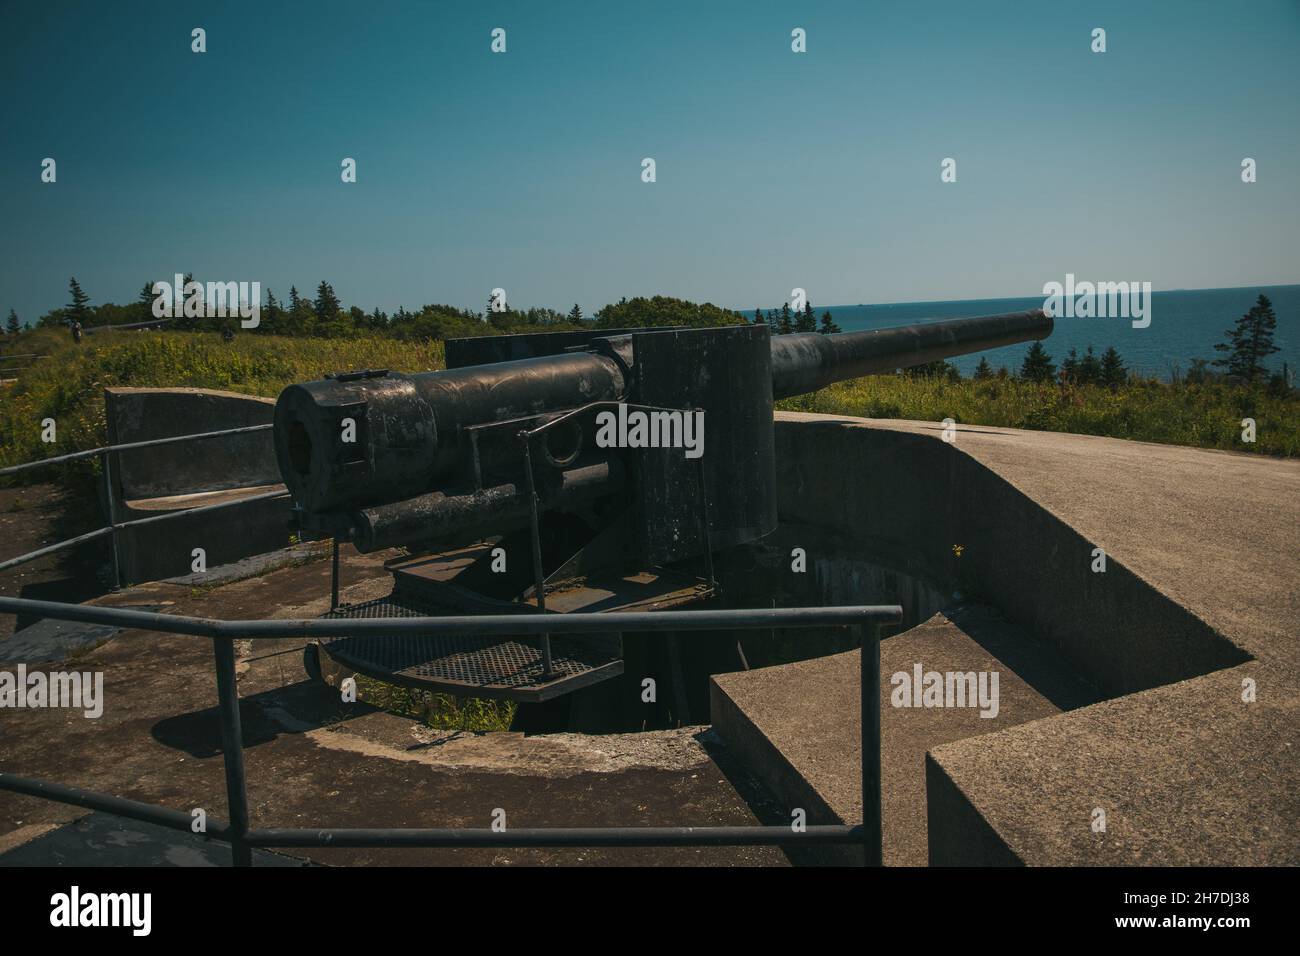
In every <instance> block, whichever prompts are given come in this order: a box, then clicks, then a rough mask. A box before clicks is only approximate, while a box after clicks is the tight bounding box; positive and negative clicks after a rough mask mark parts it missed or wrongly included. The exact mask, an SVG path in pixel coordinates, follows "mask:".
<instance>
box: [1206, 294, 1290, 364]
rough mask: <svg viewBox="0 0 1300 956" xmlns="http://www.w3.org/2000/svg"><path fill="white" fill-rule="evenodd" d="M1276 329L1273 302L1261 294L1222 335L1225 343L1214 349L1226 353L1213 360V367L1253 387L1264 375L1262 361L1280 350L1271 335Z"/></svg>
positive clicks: (1217, 345)
mask: <svg viewBox="0 0 1300 956" xmlns="http://www.w3.org/2000/svg"><path fill="white" fill-rule="evenodd" d="M1276 329H1277V316H1276V315H1274V314H1273V303H1272V302H1270V301H1269V300H1268V296H1266V295H1264V294H1263V293H1262V292H1261V293H1260V295H1259V298H1258V299H1257V300H1256V301H1255V304H1254V305H1252V306H1251V307H1250V311H1249V312H1247V313H1246V314H1245V315H1243V316H1242V317H1241V318H1239V319H1238V320H1237V322H1236V324H1235V325H1234V326H1233V327H1232V328H1230V329H1228V330H1227V331H1226V332H1224V333H1223V334H1224V335H1225V336H1227V339H1228V341H1227V342H1219V343H1218V344H1216V345H1215V346H1214V347H1215V349H1216V350H1217V351H1220V352H1226V353H1228V354H1227V356H1226V357H1224V358H1221V359H1215V360H1214V364H1215V365H1217V366H1220V367H1223V368H1226V369H1227V370H1228V375H1230V376H1231V377H1233V378H1236V379H1240V380H1241V381H1243V382H1245V383H1246V384H1248V385H1253V384H1254V383H1255V380H1256V379H1257V378H1261V377H1266V376H1267V375H1268V369H1266V368H1265V367H1264V364H1263V362H1264V359H1266V358H1268V357H1269V356H1270V355H1272V354H1273V353H1274V352H1278V351H1280V349H1279V348H1278V346H1276V345H1274V344H1273V332H1274V331H1275V330H1276Z"/></svg>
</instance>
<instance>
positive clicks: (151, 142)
mask: <svg viewBox="0 0 1300 956" xmlns="http://www.w3.org/2000/svg"><path fill="white" fill-rule="evenodd" d="M196 26H201V27H203V28H205V29H206V31H207V47H208V52H206V53H204V54H195V53H192V52H191V51H190V44H191V40H190V31H191V29H192V28H193V27H196ZM494 27H502V28H504V29H505V30H506V31H507V32H506V38H507V52H506V53H504V54H493V53H492V52H491V51H490V49H489V46H490V39H491V38H490V35H489V34H490V31H491V30H492V29H493V28H494ZM795 27H802V28H804V29H805V30H806V31H807V47H808V52H807V53H805V54H795V53H792V52H791V49H790V44H791V38H790V33H791V30H792V29H794V28H795ZM1094 27H1104V28H1105V29H1106V31H1107V52H1106V53H1104V54H1096V53H1093V52H1091V50H1090V43H1091V37H1090V34H1091V31H1092V29H1093V28H1094ZM0 81H2V83H0V87H2V88H0V120H2V122H0V230H2V232H0V234H2V235H3V248H0V316H2V315H3V314H4V313H5V312H7V310H8V309H9V307H11V306H12V307H14V308H16V309H17V310H18V312H19V314H20V316H21V317H22V318H23V319H24V320H28V319H35V318H36V316H37V315H38V314H39V313H41V312H44V311H46V310H48V309H50V308H52V307H56V306H60V305H63V304H64V303H66V302H67V280H68V276H69V275H71V274H75V275H76V276H77V277H78V279H79V280H80V281H81V283H82V285H83V287H84V288H85V290H86V291H87V292H88V293H89V295H90V296H91V300H92V302H102V301H119V302H121V301H129V300H131V299H133V298H134V297H135V295H136V294H137V293H138V291H139V289H140V287H141V286H142V285H143V284H144V283H145V281H146V280H149V279H154V278H161V277H164V276H170V275H172V274H173V273H175V272H178V271H181V272H185V271H192V272H194V273H195V274H196V276H197V277H198V278H200V279H213V280H223V281H225V280H229V281H240V280H244V281H254V280H256V281H260V282H261V283H262V285H263V287H264V288H265V287H267V286H269V287H271V288H272V289H274V290H275V292H276V294H277V295H278V296H279V297H281V298H284V297H285V296H286V295H287V293H288V289H289V286H290V285H291V284H295V285H297V287H298V289H299V290H300V291H301V292H303V293H304V294H305V295H310V294H311V293H312V292H313V290H314V289H315V286H316V283H317V282H319V281H320V280H321V279H328V280H329V281H330V282H331V283H332V284H333V285H334V288H335V290H336V292H337V293H338V295H339V297H340V298H341V299H342V300H343V302H344V303H345V304H347V305H360V306H362V307H363V308H366V309H367V310H369V309H371V308H374V307H376V306H379V307H382V308H385V309H388V310H391V309H393V308H395V307H396V306H397V305H399V304H401V305H406V306H407V307H418V306H419V305H421V304H423V303H428V302H448V303H451V304H454V305H462V306H471V307H475V308H481V307H482V305H483V303H484V302H485V300H486V298H487V296H488V294H489V291H490V290H491V289H492V288H493V287H496V286H501V287H504V288H505V289H506V290H507V293H508V298H509V301H510V302H511V304H512V305H515V306H528V305H546V306H551V307H553V308H557V309H564V310H567V309H568V308H569V307H570V306H571V305H572V304H573V303H574V302H575V301H576V302H578V303H580V304H581V305H582V307H583V309H584V311H587V312H590V311H591V310H593V309H595V308H597V307H599V306H600V305H603V304H604V303H606V302H609V301H612V300H615V299H617V298H619V297H620V296H624V295H627V296H633V295H641V294H647V295H648V294H653V293H663V294H668V295H677V296H682V297H685V298H689V299H694V300H698V301H706V300H707V301H712V302H715V303H717V304H719V305H725V306H731V307H734V308H753V307H755V306H763V307H770V306H773V305H777V304H779V303H780V302H781V301H783V300H784V299H786V298H787V297H788V296H789V294H790V289H791V288H793V287H795V286H799V287H802V288H805V289H807V290H808V293H809V295H810V297H811V299H812V301H813V303H814V304H815V305H838V304H849V303H858V302H866V303H872V302H895V301H910V300H926V301H928V300H938V299H964V298H979V297H996V296H1014V295H1036V294H1038V293H1039V292H1040V290H1041V288H1042V285H1043V283H1044V282H1046V281H1048V280H1051V279H1057V280H1060V279H1062V278H1063V277H1064V275H1065V273H1066V272H1073V273H1075V274H1076V275H1077V276H1079V277H1080V278H1087V279H1105V280H1114V281H1119V280H1125V279H1128V280H1148V281H1151V282H1152V283H1153V285H1154V287H1155V288H1156V289H1168V288H1180V287H1188V288H1205V287H1214V286H1237V285H1255V284H1259V285H1262V284H1273V283H1289V282H1298V281H1300V268H1297V263H1300V254H1298V252H1297V249H1298V248H1300V123H1298V122H1297V120H1300V109H1298V104H1300V4H1298V3H1297V2H1295V0H1243V2H1235V3H1224V2H1168V3H1161V2H1137V0H1123V2H1115V3H1100V2H1093V3H1058V2H1024V3H1012V2H987V3H980V2H971V0H958V2H926V3H916V2H898V3H867V2H853V3H848V2H845V3H835V2H820V3H796V2H782V3H767V2H759V0H746V2H720V0H692V2H672V0H655V2H651V3H645V2H636V3H632V2H626V3H624V2H612V0H611V2H595V0H592V2H581V3H579V2H564V0H546V2H527V3H517V4H503V3H497V4H493V3H486V2H463V3H446V2H430V0H425V2H413V3H395V2H386V0H370V2H346V3H343V2H319V3H310V4H308V3H302V4H290V3H269V2H234V0H230V2H222V3H215V2H208V3H186V2H174V0H167V2H139V0H132V2H124V3H101V2H94V3H74V2H49V0H37V2H29V0H6V2H5V3H4V9H3V14H2V15H0ZM45 157H53V158H55V159H56V160H57V163H58V167H57V170H58V181H57V183H55V184H52V185H51V184H43V183H42V182H41V181H40V173H41V161H42V159H44V158H45ZM344 157H353V158H355V159H356V161H357V177H358V181H357V182H356V183H355V184H344V183H342V182H341V181H340V163H341V161H342V159H343V158H344ZM644 157H653V158H654V159H655V161H656V164H657V179H658V181H657V182H655V183H652V184H648V183H643V182H642V181H641V161H642V159H643V158H644ZM945 157H953V158H955V159H956V161H957V182H956V183H952V184H944V183H941V182H940V178H939V171H940V168H939V167H940V161H941V160H942V159H943V158H945ZM1243 157H1252V158H1254V159H1255V160H1257V162H1258V177H1259V181H1258V182H1257V183H1254V184H1252V185H1245V184H1243V183H1242V182H1241V179H1240V164H1241V160H1242V158H1243Z"/></svg>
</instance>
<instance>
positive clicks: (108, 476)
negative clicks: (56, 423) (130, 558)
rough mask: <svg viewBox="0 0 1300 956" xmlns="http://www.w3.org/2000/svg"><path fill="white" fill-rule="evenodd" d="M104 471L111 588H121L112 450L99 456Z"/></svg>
mask: <svg viewBox="0 0 1300 956" xmlns="http://www.w3.org/2000/svg"><path fill="white" fill-rule="evenodd" d="M100 460H101V461H102V462H103V472H104V507H105V508H107V509H108V527H109V532H108V541H109V551H110V552H111V553H112V560H113V590H114V591H120V590H121V589H122V564H121V560H120V558H119V557H118V550H117V509H116V508H115V507H114V506H113V452H112V451H111V450H108V451H105V452H104V454H103V455H101V456H100Z"/></svg>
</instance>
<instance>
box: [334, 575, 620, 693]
mask: <svg viewBox="0 0 1300 956" xmlns="http://www.w3.org/2000/svg"><path fill="white" fill-rule="evenodd" d="M460 613H464V611H463V610H462V609H457V608H454V607H446V606H435V605H432V604H426V603H422V602H419V601H417V600H413V599H412V598H410V597H409V596H407V595H402V596H400V597H399V596H397V595H396V594H390V595H389V596H388V597H384V598H379V599H377V600H374V601H367V602H365V603H364V604H356V605H351V606H345V607H341V608H339V609H338V610H336V611H331V612H330V613H328V614H326V615H324V616H325V617H327V618H344V619H349V620H357V619H363V618H384V617H430V616H438V615H447V614H460ZM320 645H321V649H322V650H323V651H324V652H325V653H326V654H328V655H329V656H330V657H331V658H333V659H334V660H335V661H337V662H338V663H340V664H342V665H344V666H345V667H350V668H352V669H354V670H356V671H358V672H360V673H362V674H365V675H367V676H370V677H374V678H375V679H377V680H383V681H387V682H390V683H398V684H403V685H406V686H413V687H420V688H423V689H426V690H435V691H443V692H446V693H451V694H457V695H459V696H467V697H496V698H504V699H508V700H517V701H522V702H540V701H544V700H549V699H551V698H552V697H557V696H559V695H560V694H567V693H570V692H571V691H574V690H577V689H578V688H580V687H585V686H588V685H590V684H595V683H598V682H599V681H603V680H607V679H609V678H611V677H617V676H618V675H619V674H621V673H623V660H622V642H621V640H620V639H619V637H618V635H617V634H609V635H600V634H594V635H581V636H566V637H552V638H551V661H552V665H553V667H554V671H555V673H554V674H553V675H552V676H551V677H550V678H549V679H545V680H544V679H543V675H542V652H541V645H540V642H539V641H537V640H535V639H533V638H525V637H520V638H501V637H471V636H464V637H460V636H456V635H440V636H428V637H423V636H418V635H417V636H402V637H337V638H328V639H325V640H322V641H321V642H320Z"/></svg>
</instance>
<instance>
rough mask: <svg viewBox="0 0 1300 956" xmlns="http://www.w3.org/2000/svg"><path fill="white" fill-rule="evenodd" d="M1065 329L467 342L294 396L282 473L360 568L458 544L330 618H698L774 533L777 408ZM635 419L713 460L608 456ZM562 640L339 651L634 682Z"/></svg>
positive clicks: (470, 682)
mask: <svg viewBox="0 0 1300 956" xmlns="http://www.w3.org/2000/svg"><path fill="white" fill-rule="evenodd" d="M1051 331H1052V319H1051V318H1050V317H1048V316H1046V315H1045V314H1044V313H1042V312H1041V311H1039V312H1021V313H1013V314H1008V315H994V316H983V317H979V318H969V319H955V320H951V321H941V322H928V323H921V324H916V325H909V326H902V327H899V328H892V329H880V330H870V331H863V332H844V333H839V334H834V335H821V334H818V333H800V334H794V335H782V336H775V337H770V335H769V330H768V328H767V326H766V325H737V326H726V327H722V328H706V329H678V328H673V329H646V330H606V331H582V332H556V333H542V334H531V335H508V336H485V337H479V338H469V339H454V340H450V341H448V342H447V347H446V355H447V369H446V370H445V371H438V372H426V373H423V374H417V375H403V374H400V373H397V372H391V371H388V370H377V371H361V372H350V373H346V374H340V375H335V376H331V377H328V378H326V379H325V380H323V381H318V382H307V383H303V384H299V385H291V386H289V387H288V388H286V389H285V390H284V391H283V392H282V393H281V395H280V398H279V400H278V402H277V404H276V409H275V429H274V433H275V449H276V456H277V459H278V461H279V465H280V471H281V473H282V474H283V476H284V480H285V484H286V485H287V486H288V488H289V490H290V492H291V493H292V495H293V498H294V501H295V504H296V509H297V514H298V516H299V523H300V525H301V527H302V529H303V530H305V531H307V532H309V533H314V534H317V535H323V536H330V537H333V538H335V539H336V541H337V540H348V541H352V542H353V543H354V544H355V546H356V548H357V549H358V550H359V551H362V552H371V551H376V550H381V549H384V548H389V547H394V546H398V545H402V546H407V547H414V548H420V549H424V550H426V551H427V550H428V549H430V548H433V547H435V546H436V547H439V548H441V549H442V550H440V551H438V552H436V553H434V554H433V555H432V556H428V557H422V558H416V559H412V560H409V561H404V562H399V563H396V564H393V565H390V567H391V569H392V571H393V573H394V576H395V578H396V581H395V587H394V591H393V593H392V594H391V595H390V596H389V597H388V598H385V599H383V600H382V601H380V602H371V604H370V605H360V606H357V607H353V608H337V607H336V608H335V610H334V611H332V612H331V613H332V614H336V615H340V614H343V615H349V616H356V615H367V616H373V615H393V614H400V615H412V614H414V615H420V614H449V613H473V612H476V611H477V612H480V613H483V612H487V611H489V610H491V611H493V612H500V611H502V610H507V611H513V612H517V613H539V612H540V613H564V612H571V611H580V610H581V611H602V610H626V609H628V608H629V607H635V608H640V609H648V608H652V607H653V608H669V607H682V606H685V605H694V604H699V603H701V602H704V601H709V600H713V599H715V598H716V597H717V591H718V589H717V583H716V581H715V580H714V577H713V556H714V555H715V554H716V553H718V552H720V551H722V550H724V549H729V548H734V547H737V546H740V545H744V544H747V543H750V542H754V541H757V540H759V539H760V538H762V537H763V536H765V535H767V534H769V533H770V532H772V531H773V530H775V528H776V524H777V513H776V502H777V496H776V478H775V440H774V432H773V425H772V403H773V401H774V400H775V399H780V398H786V397H790V396H794V395H800V394H805V393H807V392H811V391H815V390H816V389H819V388H823V387H825V386H827V385H830V384H833V383H835V382H839V381H844V380H847V379H853V378H859V377H862V376H864V375H872V374H878V373H882V372H892V371H894V370H895V369H899V368H907V367H911V366H915V365H921V364H925V363H928V362H932V361H935V360H939V359H945V358H950V357H953V356H957V355H965V354H969V353H971V352H977V351H982V350H984V349H992V348H998V347H1000V346H1004V345H1012V344H1015V343H1019V342H1025V341H1028V340H1030V339H1043V338H1046V337H1047V336H1048V335H1050V334H1051ZM620 405H622V406H624V408H625V410H631V411H636V412H642V413H644V414H645V415H646V421H648V422H651V423H653V424H654V425H655V426H658V427H660V428H662V429H666V430H667V431H666V434H668V435H670V436H671V435H674V434H676V435H678V436H679V437H680V432H676V433H674V432H673V431H672V427H673V426H674V416H676V423H677V424H681V423H682V422H681V416H682V415H683V414H689V413H693V412H702V414H703V421H704V426H705V428H704V436H703V438H704V442H703V454H702V455H701V456H700V457H696V458H691V457H687V455H686V454H685V451H684V449H683V448H681V447H662V443H659V442H656V443H654V445H652V446H650V447H645V446H640V445H637V443H636V442H634V441H629V442H626V443H624V445H623V446H622V447H604V446H605V444H607V443H605V442H599V441H598V440H597V439H598V436H599V434H600V431H601V429H600V427H599V426H600V424H601V423H602V422H605V421H607V419H603V418H601V417H600V416H603V415H607V414H609V413H618V411H619V406H620ZM670 444H671V443H670ZM632 445H637V447H628V446H632ZM475 542H477V544H472V543H475ZM335 603H336V604H337V599H336V602H335ZM557 643H558V639H557ZM564 643H565V647H564V648H562V649H558V648H557V649H555V650H556V651H557V652H556V653H552V651H553V649H552V648H551V646H550V644H551V642H550V641H549V640H547V639H543V640H542V641H540V642H528V641H523V640H521V641H518V642H513V641H508V642H502V641H500V640H496V639H483V638H475V639H471V638H466V639H465V640H464V641H462V642H459V643H458V642H457V641H454V640H451V639H448V638H437V639H434V638H428V639H412V640H404V641H402V642H397V643H394V642H384V641H380V640H376V639H370V640H368V641H367V640H365V639H358V638H344V639H338V640H336V641H333V642H330V644H329V645H328V655H329V656H330V657H331V658H333V659H334V660H335V661H336V662H337V663H340V664H342V665H343V666H345V667H349V668H351V669H353V670H356V671H360V672H363V673H367V674H370V675H372V676H377V677H379V678H381V679H384V680H388V681H396V682H398V683H407V684H412V685H415V686H420V687H426V688H432V689H437V690H445V691H450V692H453V693H456V694H460V695H469V696H487V697H504V698H509V699H514V700H519V701H525V702H541V701H544V700H548V699H550V698H553V697H556V696H558V695H561V694H566V693H568V692H570V691H572V690H576V689H578V688H581V687H586V686H589V685H591V684H593V683H597V682H600V681H604V680H606V679H607V678H611V677H616V676H618V675H619V674H620V673H622V671H623V667H624V657H625V654H624V648H623V642H622V640H621V638H620V637H619V636H618V635H609V636H608V638H607V639H605V638H600V639H594V640H593V639H579V638H566V639H565V641H564ZM669 643H670V644H672V642H671V641H670V642H669ZM462 644H463V645H464V646H462ZM399 645H401V646H399ZM406 645H410V646H406ZM313 653H315V651H314V650H313V649H311V648H309V656H308V667H309V670H316V667H315V665H314V663H313V660H312V658H311V655H312V654H313ZM678 704H679V706H677V707H676V710H677V711H678V715H679V718H680V717H681V716H682V715H681V711H683V710H684V709H685V708H684V706H681V705H682V704H683V702H681V701H679V702H678Z"/></svg>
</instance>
